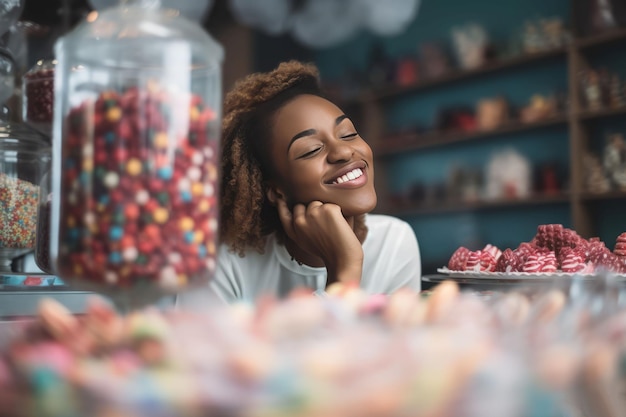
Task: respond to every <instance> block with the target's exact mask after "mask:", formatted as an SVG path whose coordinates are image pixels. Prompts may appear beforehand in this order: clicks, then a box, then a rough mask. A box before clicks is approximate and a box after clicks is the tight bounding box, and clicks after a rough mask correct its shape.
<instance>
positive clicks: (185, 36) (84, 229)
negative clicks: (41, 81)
mask: <svg viewBox="0 0 626 417" xmlns="http://www.w3.org/2000/svg"><path fill="white" fill-rule="evenodd" d="M97 13H98V15H97V17H96V18H94V16H93V15H91V16H90V17H89V18H88V19H87V20H88V21H85V22H83V23H81V24H80V25H79V26H78V27H77V28H76V29H75V30H73V31H72V32H70V33H69V34H68V35H66V36H63V37H62V38H61V39H60V40H59V41H58V42H57V44H56V46H55V56H56V59H57V65H56V71H55V82H54V86H55V92H54V96H55V101H54V104H55V105H54V111H53V117H54V122H53V155H54V157H53V181H52V183H53V186H52V196H53V198H52V203H53V204H52V222H51V225H52V228H51V241H52V245H51V247H50V255H51V258H52V261H53V262H54V265H53V269H54V270H55V272H56V274H57V275H59V276H60V277H61V278H62V279H63V280H64V281H65V282H66V283H67V284H69V285H74V286H80V287H82V288H86V289H93V290H95V291H98V292H101V293H104V294H107V295H109V296H111V297H112V298H113V300H114V301H116V302H119V304H120V305H123V306H126V307H134V306H140V305H142V304H146V303H150V302H153V301H155V300H156V299H157V298H158V297H161V296H162V295H164V294H167V293H175V292H180V291H182V290H186V289H189V288H190V287H195V286H197V285H205V284H206V283H207V282H208V280H209V279H210V278H211V277H212V275H213V271H214V268H215V255H216V244H217V231H218V230H217V229H218V218H217V216H218V201H217V199H218V172H219V169H218V151H219V140H220V137H219V135H220V120H221V101H222V96H221V76H222V75H221V64H222V60H223V50H222V47H221V46H220V45H219V44H218V43H217V42H216V41H214V40H213V39H212V38H211V37H210V36H209V35H208V34H207V33H206V32H205V31H204V30H203V29H202V28H201V27H200V26H198V25H197V24H195V23H193V22H191V21H189V20H186V19H184V18H182V17H180V16H178V15H177V13H173V12H172V11H171V10H165V9H160V8H159V2H158V1H155V0H135V1H122V2H121V3H120V5H119V6H117V7H113V8H110V9H106V10H103V11H99V12H97ZM57 196H58V197H57Z"/></svg>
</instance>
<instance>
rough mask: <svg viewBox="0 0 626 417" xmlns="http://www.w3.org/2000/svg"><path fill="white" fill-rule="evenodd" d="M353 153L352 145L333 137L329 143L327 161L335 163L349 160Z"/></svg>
mask: <svg viewBox="0 0 626 417" xmlns="http://www.w3.org/2000/svg"><path fill="white" fill-rule="evenodd" d="M352 155H354V149H353V148H352V145H351V144H350V143H348V142H345V141H343V140H338V139H335V140H333V141H332V142H331V144H330V145H329V150H328V157H327V158H328V162H330V163H337V162H343V161H349V160H350V159H352Z"/></svg>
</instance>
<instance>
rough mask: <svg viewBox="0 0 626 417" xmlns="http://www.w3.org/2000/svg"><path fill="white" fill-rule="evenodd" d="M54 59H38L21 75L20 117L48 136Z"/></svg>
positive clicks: (50, 121)
mask: <svg viewBox="0 0 626 417" xmlns="http://www.w3.org/2000/svg"><path fill="white" fill-rule="evenodd" d="M55 66H56V60H52V59H50V60H40V61H37V63H36V64H35V65H34V66H33V67H32V68H31V69H30V70H28V71H27V72H26V73H25V74H24V76H23V77H22V119H23V120H24V123H26V124H28V125H29V126H31V127H33V128H34V129H37V130H38V131H40V132H41V133H43V134H45V135H46V136H48V137H50V136H51V135H52V109H53V107H54V68H55Z"/></svg>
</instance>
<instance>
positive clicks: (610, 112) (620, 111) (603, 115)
mask: <svg viewBox="0 0 626 417" xmlns="http://www.w3.org/2000/svg"><path fill="white" fill-rule="evenodd" d="M623 115H626V107H620V108H617V109H601V110H583V111H581V112H579V113H578V114H577V115H576V116H577V117H578V118H579V119H580V120H597V119H608V118H610V117H615V116H623Z"/></svg>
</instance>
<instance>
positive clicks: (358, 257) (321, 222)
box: [277, 199, 363, 284]
mask: <svg viewBox="0 0 626 417" xmlns="http://www.w3.org/2000/svg"><path fill="white" fill-rule="evenodd" d="M277 206H278V214H279V216H280V220H281V222H282V225H283V228H284V229H285V233H286V234H287V236H288V238H289V239H291V240H292V241H293V242H294V243H295V244H296V245H297V246H298V247H299V248H300V249H302V250H303V251H305V252H307V253H308V254H310V255H313V256H315V257H318V258H319V259H321V260H322V262H323V263H324V266H325V267H326V270H327V271H328V282H327V284H331V283H333V282H337V281H339V282H350V281H357V282H358V281H360V280H361V274H362V271H363V247H362V246H361V242H360V241H359V239H358V238H357V236H356V234H355V233H354V230H353V229H352V226H351V225H350V223H349V222H348V221H347V220H346V219H345V218H344V217H343V214H342V212H341V207H339V206H338V205H336V204H331V203H322V202H321V201H313V202H311V203H309V204H308V205H307V206H306V207H305V205H304V204H296V205H295V206H294V208H293V211H290V210H289V208H288V207H287V203H286V202H285V201H284V200H283V199H278V200H277Z"/></svg>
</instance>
